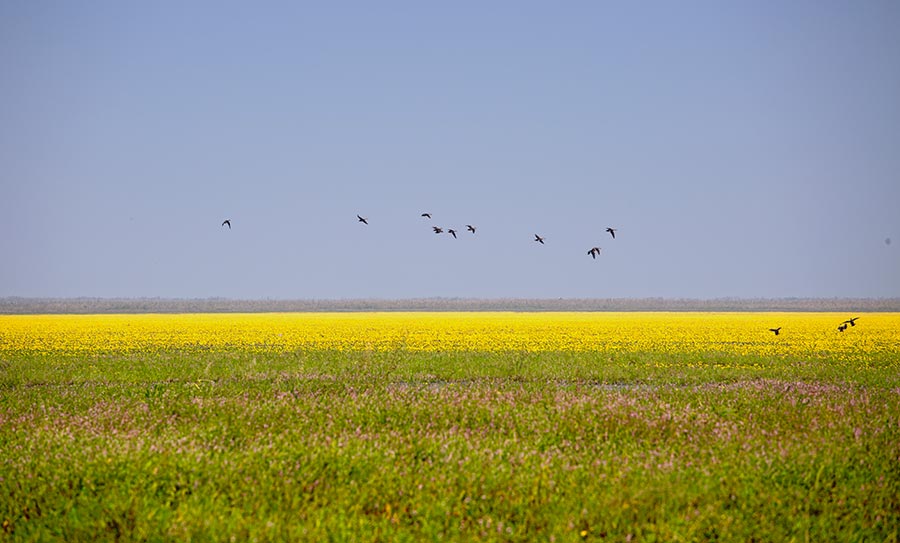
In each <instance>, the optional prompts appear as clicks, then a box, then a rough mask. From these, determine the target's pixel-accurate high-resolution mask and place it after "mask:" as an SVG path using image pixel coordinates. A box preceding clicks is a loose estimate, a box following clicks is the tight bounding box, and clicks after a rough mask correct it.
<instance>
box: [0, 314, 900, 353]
mask: <svg viewBox="0 0 900 543" xmlns="http://www.w3.org/2000/svg"><path fill="white" fill-rule="evenodd" d="M846 318H847V315H844V314H835V313H689V312H687V313H263V314H257V313H253V314H174V315H171V314H151V315H144V314H141V315H28V316H0V353H3V352H31V353H40V352H46V353H60V352H62V353H127V352H148V351H149V352H152V351H157V350H178V349H194V348H206V349H222V348H236V349H241V350H248V351H257V352H266V351H276V352H277V351H280V352H290V351H323V350H325V351H379V352H384V351H397V350H399V351H410V352H484V353H492V352H493V353H504V352H534V353H539V352H596V353H644V352H655V353H673V354H678V353H682V354H683V353H691V352H715V353H723V354H732V355H757V356H812V357H821V356H829V357H834V358H856V357H860V356H869V355H872V354H878V353H885V354H888V355H890V354H892V353H894V352H896V350H897V349H896V347H897V345H898V344H900V315H898V314H893V313H885V314H877V313H873V314H865V316H864V317H863V318H862V319H861V320H859V321H857V322H858V323H859V324H858V325H857V326H854V327H850V328H848V329H847V330H846V331H845V332H839V331H838V329H837V327H838V325H839V324H840V323H841V322H842V321H843V320H845V319H846ZM772 327H782V332H781V333H780V334H779V335H778V336H776V335H774V334H773V333H772V332H770V331H769V328H772Z"/></svg>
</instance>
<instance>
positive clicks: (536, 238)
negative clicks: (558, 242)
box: [534, 234, 544, 245]
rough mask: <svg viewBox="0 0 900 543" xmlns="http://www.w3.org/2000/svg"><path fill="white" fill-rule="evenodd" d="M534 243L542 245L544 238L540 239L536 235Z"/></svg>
mask: <svg viewBox="0 0 900 543" xmlns="http://www.w3.org/2000/svg"><path fill="white" fill-rule="evenodd" d="M534 241H536V242H538V243H540V244H541V245H543V244H544V238H542V237H541V236H539V235H537V234H535V235H534Z"/></svg>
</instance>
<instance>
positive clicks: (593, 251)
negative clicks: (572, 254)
mask: <svg viewBox="0 0 900 543" xmlns="http://www.w3.org/2000/svg"><path fill="white" fill-rule="evenodd" d="M587 254H589V255H591V258H593V259H594V260H596V259H597V256H598V255H599V254H600V247H591V250H590V251H588V253H587Z"/></svg>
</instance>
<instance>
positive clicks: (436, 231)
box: [431, 226, 444, 234]
mask: <svg viewBox="0 0 900 543" xmlns="http://www.w3.org/2000/svg"><path fill="white" fill-rule="evenodd" d="M431 229H432V230H434V233H435V234H440V233H441V232H443V231H444V229H443V228H441V227H440V226H432V227H431Z"/></svg>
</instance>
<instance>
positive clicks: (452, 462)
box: [0, 348, 900, 542]
mask: <svg viewBox="0 0 900 543" xmlns="http://www.w3.org/2000/svg"><path fill="white" fill-rule="evenodd" d="M881 356H882V358H872V359H866V358H864V357H863V358H860V359H858V360H856V361H852V362H846V361H844V362H837V361H833V362H830V361H828V360H822V359H812V360H809V359H805V358H801V357H798V358H797V359H792V360H782V359H777V360H772V359H765V358H758V357H752V356H730V357H729V356H724V355H715V354H712V353H707V354H704V353H695V354H690V355H689V354H683V355H672V354H667V355H660V354H653V353H646V354H634V353H631V354H627V355H626V354H623V355H621V356H615V355H608V354H604V355H603V356H602V357H601V356H598V355H597V354H595V353H553V352H544V353H530V354H526V353H508V354H479V353H459V352H451V353H440V352H437V353H411V352H402V351H394V352H382V353H372V352H349V353H348V352H328V351H322V352H295V353H273V354H262V355H261V354H259V353H256V354H254V353H250V352H246V351H243V350H241V349H232V350H228V349H221V350H207V349H199V348H198V349H195V350H187V351H172V352H157V353H153V354H152V355H151V354H146V353H133V354H119V355H116V354H111V355H92V356H76V355H66V354H58V355H53V354H49V355H34V354H32V355H28V354H24V353H21V354H12V355H5V356H4V358H3V360H2V361H0V522H2V526H3V527H2V530H0V539H7V540H16V541H32V540H34V541H46V540H65V541H97V540H100V541H104V540H105V541H162V540H185V541H187V540H191V541H210V540H217V541H298V540H308V541H422V540H426V541H454V540H480V541H581V540H588V541H879V542H881V541H896V540H897V538H898V528H900V375H898V371H897V359H896V357H893V358H892V359H891V360H885V359H884V358H883V354H882V355H881ZM661 362H664V363H661Z"/></svg>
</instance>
